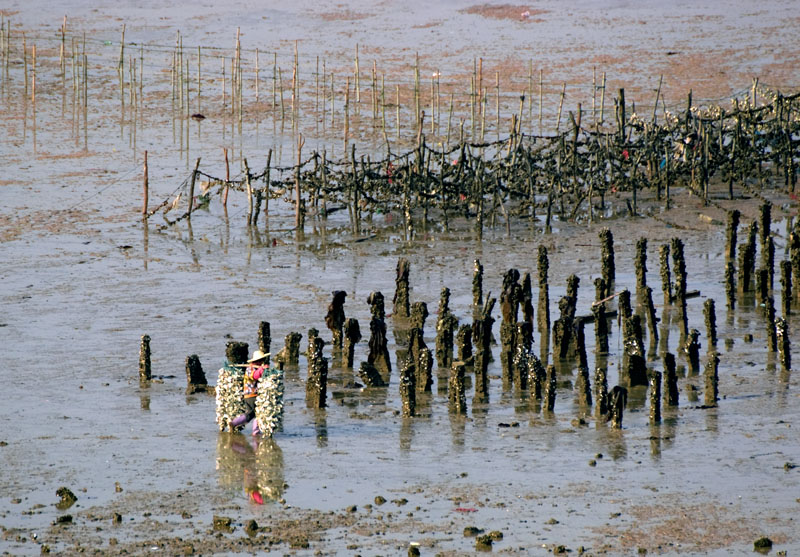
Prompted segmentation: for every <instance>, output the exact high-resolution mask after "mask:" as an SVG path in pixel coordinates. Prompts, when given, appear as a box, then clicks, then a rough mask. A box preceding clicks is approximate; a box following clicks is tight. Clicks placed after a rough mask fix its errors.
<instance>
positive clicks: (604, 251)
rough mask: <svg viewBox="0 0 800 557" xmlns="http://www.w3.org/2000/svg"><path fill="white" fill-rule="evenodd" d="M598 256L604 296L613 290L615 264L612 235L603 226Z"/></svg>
mask: <svg viewBox="0 0 800 557" xmlns="http://www.w3.org/2000/svg"><path fill="white" fill-rule="evenodd" d="M599 236H600V257H601V272H602V276H603V281H605V284H606V288H608V291H607V292H606V296H609V295H610V294H611V292H612V291H613V290H614V280H615V278H616V266H615V265H614V235H613V234H611V231H610V230H609V229H608V228H603V229H602V230H601V231H600V233H599Z"/></svg>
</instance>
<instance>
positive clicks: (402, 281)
mask: <svg viewBox="0 0 800 557" xmlns="http://www.w3.org/2000/svg"><path fill="white" fill-rule="evenodd" d="M409 272H410V264H409V262H408V260H407V259H405V258H400V260H399V261H398V262H397V276H396V278H395V291H394V298H393V304H394V310H393V311H394V316H395V317H399V318H402V319H407V318H408V317H409V311H410V309H411V308H410V298H409V286H408V275H409Z"/></svg>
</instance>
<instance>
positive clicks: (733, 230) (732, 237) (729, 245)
mask: <svg viewBox="0 0 800 557" xmlns="http://www.w3.org/2000/svg"><path fill="white" fill-rule="evenodd" d="M740 216H741V213H740V212H739V211H738V210H737V209H733V210H731V211H728V223H727V225H726V227H725V237H726V239H727V242H726V246H725V260H726V261H736V234H737V231H738V229H739V217H740Z"/></svg>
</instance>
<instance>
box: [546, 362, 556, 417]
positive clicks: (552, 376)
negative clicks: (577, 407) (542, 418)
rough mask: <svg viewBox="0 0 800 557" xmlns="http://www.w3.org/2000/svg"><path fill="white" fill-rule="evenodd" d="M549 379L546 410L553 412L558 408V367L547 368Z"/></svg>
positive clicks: (547, 380) (547, 381) (550, 366)
mask: <svg viewBox="0 0 800 557" xmlns="http://www.w3.org/2000/svg"><path fill="white" fill-rule="evenodd" d="M546 373H547V379H546V380H545V387H544V399H545V408H546V409H547V411H548V412H552V411H553V410H555V408H556V386H557V385H556V366H554V365H552V364H550V365H549V366H547V372H546Z"/></svg>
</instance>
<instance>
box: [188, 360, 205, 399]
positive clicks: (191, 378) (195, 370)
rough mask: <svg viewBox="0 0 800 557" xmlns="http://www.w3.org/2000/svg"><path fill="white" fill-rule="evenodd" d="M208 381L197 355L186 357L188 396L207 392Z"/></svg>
mask: <svg viewBox="0 0 800 557" xmlns="http://www.w3.org/2000/svg"><path fill="white" fill-rule="evenodd" d="M207 389H208V381H207V380H206V374H205V373H204V372H203V366H202V365H200V358H199V357H198V356H197V354H192V355H191V356H187V357H186V394H187V395H192V394H194V393H200V392H206V390H207Z"/></svg>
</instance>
